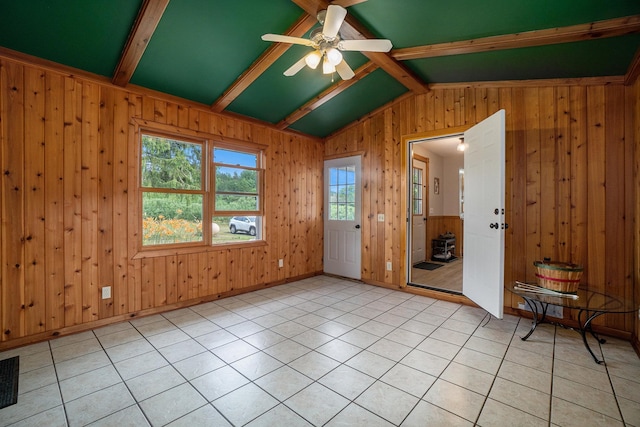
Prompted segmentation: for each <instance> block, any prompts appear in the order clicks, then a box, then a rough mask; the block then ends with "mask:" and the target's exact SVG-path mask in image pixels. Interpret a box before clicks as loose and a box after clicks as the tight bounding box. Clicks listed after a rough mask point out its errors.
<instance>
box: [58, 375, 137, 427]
mask: <svg viewBox="0 0 640 427" xmlns="http://www.w3.org/2000/svg"><path fill="white" fill-rule="evenodd" d="M134 403H135V401H134V400H133V397H131V394H130V393H129V391H128V390H127V388H126V387H125V385H124V383H118V384H116V385H113V386H111V387H108V388H104V389H102V390H99V391H96V392H95V393H91V394H88V395H86V396H83V397H81V398H79V399H76V400H73V401H71V402H68V403H66V404H65V408H66V411H67V418H68V419H69V426H70V427H74V426H82V425H86V424H89V423H91V422H93V421H97V420H99V419H101V418H104V417H106V416H108V415H111V414H113V413H114V412H117V411H120V410H121V409H124V408H127V407H129V406H131V405H133V404H134Z"/></svg>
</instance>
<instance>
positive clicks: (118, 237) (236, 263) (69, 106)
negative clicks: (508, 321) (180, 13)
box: [0, 58, 324, 349]
mask: <svg viewBox="0 0 640 427" xmlns="http://www.w3.org/2000/svg"><path fill="white" fill-rule="evenodd" d="M133 118H136V119H141V120H150V121H154V122H159V123H164V124H169V125H173V126H179V127H182V128H188V129H191V130H197V131H202V132H207V133H210V134H213V135H221V136H224V137H227V138H235V139H238V140H245V141H253V142H258V143H261V144H265V145H267V146H268V148H267V150H266V161H267V165H266V170H267V172H266V177H265V179H266V189H265V193H266V194H265V203H266V215H265V221H264V223H265V232H264V236H265V239H266V243H267V244H266V245H260V246H255V245H254V246H248V247H243V248H238V247H234V248H224V247H220V248H216V249H215V250H211V251H200V252H189V253H178V254H173V255H168V256H156V257H152V258H144V257H140V256H135V255H136V251H137V247H138V241H137V239H138V235H137V221H138V220H139V218H138V215H137V213H136V212H134V211H132V210H131V208H130V207H131V206H138V203H137V197H138V196H137V194H136V193H137V192H136V182H135V178H134V177H135V171H136V168H137V162H136V159H135V144H136V141H135V140H134V139H135V138H134V126H133V124H132V119H133ZM0 143H1V150H0V164H1V165H2V171H3V173H2V176H1V178H0V179H1V192H2V196H1V201H0V204H1V205H0V207H1V211H0V212H1V227H0V242H1V247H0V249H1V250H0V268H1V276H0V310H1V313H0V322H1V326H2V335H1V337H2V338H1V339H0V341H1V342H0V349H1V348H6V347H9V346H12V345H18V344H21V343H25V342H29V341H35V340H38V339H43V338H46V337H49V336H51V335H52V334H54V333H59V332H62V333H64V332H65V331H67V332H74V331H79V330H82V329H88V328H90V327H92V326H95V325H96V324H104V323H109V322H110V321H114V320H118V319H124V318H127V317H128V316H131V315H138V314H140V313H141V311H143V310H148V311H147V312H149V311H154V310H155V311H161V310H163V309H166V307H168V306H170V305H174V306H175V305H179V304H183V305H186V304H189V303H190V302H195V301H200V300H206V299H212V298H216V297H218V296H219V295H220V294H223V293H225V292H229V291H238V290H241V289H245V288H251V287H255V286H257V285H265V284H271V283H278V282H283V281H285V280H287V279H289V278H295V277H300V276H305V275H311V274H315V273H317V272H320V271H322V233H323V229H322V165H323V163H322V162H323V155H324V152H323V145H322V142H321V141H319V140H317V139H312V138H307V137H302V136H298V135H295V134H293V133H287V132H280V131H277V130H274V129H273V128H269V127H266V126H262V125H259V124H255V123H252V122H246V121H242V120H238V119H235V118H229V117H225V116H222V115H216V114H213V113H211V112H210V111H208V110H207V109H206V108H205V107H200V106H197V105H192V104H181V103H179V102H176V101H175V100H174V99H173V98H168V97H167V99H163V98H162V97H159V96H156V94H151V93H146V92H142V93H136V92H132V91H127V90H123V89H122V88H118V87H115V86H112V85H110V84H108V83H107V82H105V83H102V82H100V81H97V80H86V79H82V78H75V77H72V76H69V75H64V74H60V73H57V72H55V70H49V69H40V68H38V67H37V66H32V65H27V64H23V63H19V62H14V61H12V60H11V59H7V58H0ZM278 259H283V260H284V268H278ZM107 285H111V286H112V296H113V297H112V298H111V299H107V300H102V299H101V298H100V288H101V287H102V286H107Z"/></svg>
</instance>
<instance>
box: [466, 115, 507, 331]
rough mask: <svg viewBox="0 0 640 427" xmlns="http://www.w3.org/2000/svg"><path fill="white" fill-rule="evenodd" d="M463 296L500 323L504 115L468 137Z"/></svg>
mask: <svg viewBox="0 0 640 427" xmlns="http://www.w3.org/2000/svg"><path fill="white" fill-rule="evenodd" d="M464 141H465V144H467V149H466V150H465V152H464V175H465V177H464V185H465V189H464V193H465V194H464V265H463V270H462V293H463V294H464V295H465V296H467V297H468V298H470V299H471V300H472V301H474V302H475V303H476V304H478V305H479V306H480V307H482V308H483V309H485V310H487V311H488V312H489V313H491V314H492V315H494V316H495V317H497V318H498V319H502V316H503V310H504V234H505V230H504V229H505V225H504V191H505V190H504V169H505V158H504V157H505V149H504V145H505V112H504V110H500V111H498V112H497V113H495V114H494V115H492V116H491V117H488V118H487V119H485V120H483V121H482V122H480V123H478V124H477V125H476V126H474V127H472V128H471V129H469V130H468V131H467V132H465V134H464Z"/></svg>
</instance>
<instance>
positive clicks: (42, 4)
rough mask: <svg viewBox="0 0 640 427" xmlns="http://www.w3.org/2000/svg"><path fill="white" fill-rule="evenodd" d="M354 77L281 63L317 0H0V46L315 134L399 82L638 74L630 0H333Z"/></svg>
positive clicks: (292, 55)
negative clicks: (351, 45) (373, 44)
mask: <svg viewBox="0 0 640 427" xmlns="http://www.w3.org/2000/svg"><path fill="white" fill-rule="evenodd" d="M333 3H334V4H340V5H342V6H344V7H347V10H348V15H347V18H346V20H345V22H344V24H343V25H342V28H341V30H340V34H341V36H342V38H343V39H360V38H386V39H389V40H391V42H392V43H393V49H392V50H391V52H389V53H366V54H362V53H359V52H344V57H345V60H346V61H347V62H348V63H349V65H350V66H351V67H352V68H353V69H354V70H355V74H356V75H355V77H354V78H353V79H350V80H344V81H343V80H341V79H340V77H339V76H338V75H337V74H332V75H324V74H322V71H321V70H320V68H321V67H319V68H318V69H316V70H311V69H309V68H307V67H305V68H304V69H303V70H302V71H301V72H299V73H298V74H296V75H295V76H293V77H285V76H284V75H283V72H284V71H285V70H286V69H287V68H289V67H290V66H291V65H292V64H293V63H295V62H296V61H298V60H299V59H300V58H301V57H303V56H304V55H305V54H306V53H307V52H309V51H310V48H309V47H305V46H299V45H288V44H277V43H276V44H274V43H269V42H265V41H262V40H261V35H263V34H265V33H275V34H287V35H292V36H296V37H308V35H309V32H310V31H311V30H312V29H313V28H315V27H317V26H319V25H320V24H319V23H318V21H317V19H316V14H317V11H318V10H322V9H326V7H327V5H328V4H329V2H327V1H325V0H269V1H265V0H235V1H231V0H226V1H225V0H91V1H87V0H20V1H15V0H0V53H5V54H8V55H16V54H19V55H23V54H26V55H29V56H34V57H37V58H40V59H43V60H46V61H52V62H55V63H59V64H62V65H64V66H67V67H72V68H75V69H80V70H82V71H83V72H89V73H93V74H97V75H99V76H103V77H106V78H108V79H110V80H111V81H112V82H113V83H114V84H116V85H119V86H123V87H126V86H127V85H136V86H141V87H145V88H148V89H152V90H155V91H160V92H164V93H168V94H171V95H175V96H178V97H181V98H184V99H187V100H190V101H194V102H198V103H202V104H205V105H208V106H210V108H211V109H212V110H214V111H217V112H229V113H234V114H239V115H243V116H248V117H251V118H254V119H257V120H260V121H264V122H268V123H270V124H272V125H274V126H277V127H279V128H281V129H292V130H296V131H299V132H302V133H306V134H309V135H314V136H319V137H325V136H327V135H329V134H331V133H333V132H335V131H337V130H339V129H340V128H342V127H344V126H345V125H347V124H349V123H351V122H353V121H355V120H357V119H359V118H360V117H362V116H365V115H366V114H368V113H370V112H371V111H374V110H376V109H378V108H380V107H381V106H383V105H385V104H387V103H389V102H391V101H393V100H394V99H396V98H398V97H400V96H403V95H405V94H407V93H422V92H425V91H428V90H430V89H431V88H434V87H438V86H444V85H451V84H467V83H471V82H484V81H511V82H513V81H521V80H532V79H582V78H599V77H601V78H607V79H610V78H611V77H612V76H613V77H616V78H618V79H619V80H620V81H623V80H624V79H627V81H629V80H631V79H635V78H637V76H638V74H639V73H640V59H639V56H640V55H639V53H638V52H639V48H638V47H639V46H640V1H638V0H515V1H514V0H489V1H485V2H481V1H478V0H449V1H442V0H397V1H388V0H367V1H365V0H336V1H334V2H333Z"/></svg>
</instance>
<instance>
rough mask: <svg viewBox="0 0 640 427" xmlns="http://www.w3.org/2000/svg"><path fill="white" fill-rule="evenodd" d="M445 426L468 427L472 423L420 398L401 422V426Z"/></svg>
mask: <svg viewBox="0 0 640 427" xmlns="http://www.w3.org/2000/svg"><path fill="white" fill-rule="evenodd" d="M424 426H447V427H470V426H473V423H472V422H470V421H467V420H465V419H464V418H461V417H459V416H457V415H455V414H453V413H451V412H449V411H447V410H445V409H442V408H440V407H439V406H436V405H433V404H431V403H429V402H425V401H424V400H421V401H420V402H418V404H417V405H416V407H415V408H414V409H413V410H412V411H411V413H410V414H409V416H408V417H407V418H406V419H405V420H404V421H403V422H402V427H424Z"/></svg>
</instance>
